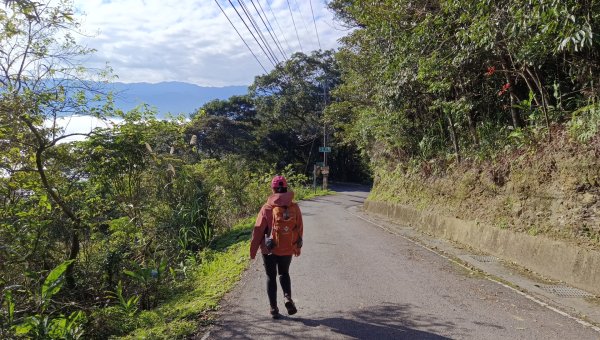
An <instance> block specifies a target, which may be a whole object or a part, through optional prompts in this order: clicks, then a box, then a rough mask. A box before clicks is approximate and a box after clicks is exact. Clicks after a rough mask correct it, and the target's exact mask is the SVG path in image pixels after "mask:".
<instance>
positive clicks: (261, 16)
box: [250, 0, 287, 61]
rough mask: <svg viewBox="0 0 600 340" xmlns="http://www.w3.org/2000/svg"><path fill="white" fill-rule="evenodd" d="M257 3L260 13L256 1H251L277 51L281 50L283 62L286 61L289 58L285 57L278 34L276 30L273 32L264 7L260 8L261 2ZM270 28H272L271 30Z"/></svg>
mask: <svg viewBox="0 0 600 340" xmlns="http://www.w3.org/2000/svg"><path fill="white" fill-rule="evenodd" d="M257 2H258V5H259V7H260V11H259V10H258V8H257V7H256V4H255V3H254V0H250V3H252V6H253V7H254V9H255V10H256V14H258V17H259V18H260V20H261V21H262V23H263V25H265V28H266V29H267V32H269V35H270V36H271V39H273V42H274V43H275V46H276V47H277V49H278V50H279V53H281V56H282V57H283V60H284V61H285V60H286V59H287V58H286V56H285V53H283V49H282V48H281V42H280V41H279V39H278V38H277V33H275V30H273V26H272V25H271V22H269V18H267V15H266V14H265V11H263V9H262V6H260V1H257ZM261 12H262V15H261ZM263 15H264V17H265V18H264V19H263ZM265 19H266V22H265ZM267 23H268V25H267ZM269 27H270V29H269ZM273 33H275V36H273Z"/></svg>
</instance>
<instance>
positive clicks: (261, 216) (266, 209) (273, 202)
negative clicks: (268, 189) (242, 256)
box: [250, 191, 304, 259]
mask: <svg viewBox="0 0 600 340" xmlns="http://www.w3.org/2000/svg"><path fill="white" fill-rule="evenodd" d="M293 199H294V193H293V192H291V191H288V192H284V193H280V194H272V195H271V196H269V198H268V199H267V203H265V204H264V205H263V206H262V208H261V209H260V211H259V212H258V216H257V217H256V222H255V223H254V230H253V231H252V241H251V243H250V258H252V259H254V257H256V253H257V252H258V248H259V247H260V250H261V252H262V253H263V254H268V253H269V250H268V249H267V247H266V246H265V231H266V229H267V227H269V228H272V227H273V207H274V206H279V207H283V206H289V205H290V204H291V203H292V201H293ZM296 206H297V205H296ZM296 225H297V226H298V235H300V237H302V236H303V233H304V225H303V224H302V212H301V211H300V207H298V214H297V220H296ZM276 255H280V256H285V255H300V249H297V251H296V253H295V254H294V253H290V254H287V253H286V254H279V253H277V254H276Z"/></svg>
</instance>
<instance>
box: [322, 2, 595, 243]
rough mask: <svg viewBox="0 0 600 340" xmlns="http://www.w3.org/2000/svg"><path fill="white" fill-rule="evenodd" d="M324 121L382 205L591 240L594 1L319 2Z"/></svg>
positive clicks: (592, 209)
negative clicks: (354, 157)
mask: <svg viewBox="0 0 600 340" xmlns="http://www.w3.org/2000/svg"><path fill="white" fill-rule="evenodd" d="M329 6H330V8H331V9H332V10H334V11H335V13H336V15H337V17H338V18H339V20H340V21H341V22H343V23H344V24H345V25H346V26H348V27H349V28H351V29H352V31H351V32H350V33H349V34H348V35H347V36H346V37H345V38H343V41H342V47H341V49H340V51H339V52H338V53H337V54H336V60H337V62H338V63H339V65H340V66H339V67H340V72H341V82H340V85H339V86H338V87H337V88H336V89H335V90H334V91H333V96H334V102H333V104H332V105H330V106H329V107H328V108H327V111H326V116H327V118H328V119H329V121H330V122H332V123H333V124H334V125H335V127H336V132H337V134H338V138H340V139H341V140H343V141H345V142H348V143H353V144H355V145H357V146H358V147H359V148H360V149H361V150H362V152H363V153H365V154H367V155H368V158H369V159H370V162H371V165H372V166H373V169H374V176H375V190H374V192H373V194H374V195H379V198H380V199H383V200H394V201H398V202H401V203H405V204H410V205H414V206H417V207H418V208H420V209H423V208H424V207H428V208H430V209H436V211H440V212H444V213H448V214H451V215H452V216H460V217H463V218H467V219H478V220H481V221H485V222H489V223H490V224H495V225H497V226H499V227H502V228H514V229H519V230H524V231H528V232H529V233H531V234H537V233H539V232H545V231H549V232H550V231H551V232H552V233H554V232H556V233H558V234H561V235H563V234H564V235H563V236H566V237H572V236H575V237H580V236H581V237H583V238H584V239H586V240H591V241H593V242H595V243H596V244H600V228H599V227H598V221H599V219H600V215H598V213H597V211H598V198H599V196H598V188H599V187H598V185H599V184H598V183H599V181H598V178H600V172H599V171H598V170H597V169H598V164H599V158H598V157H599V156H600V155H599V154H598V151H597V150H598V147H597V145H598V126H599V124H600V103H599V102H598V99H599V97H600V38H599V37H600V35H599V33H600V2H598V1H595V0H591V1H579V0H541V1H529V0H507V1H487V0H474V1H464V0H440V1H429V0H423V1H403V0H398V1H396V0H376V1H362V0H333V1H331V2H330V3H329Z"/></svg>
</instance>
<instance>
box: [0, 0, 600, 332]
mask: <svg viewBox="0 0 600 340" xmlns="http://www.w3.org/2000/svg"><path fill="white" fill-rule="evenodd" d="M329 6H330V8H331V9H332V10H333V11H334V12H335V14H336V15H337V17H338V18H339V20H340V21H341V22H342V23H344V24H345V25H347V26H348V27H349V28H352V30H351V31H349V34H348V36H346V37H345V38H344V39H343V41H342V47H341V49H340V50H339V51H338V52H336V53H334V52H332V51H317V52H312V53H311V54H303V53H298V54H295V55H293V56H292V57H291V58H290V59H289V60H288V61H286V62H284V63H281V64H279V65H278V66H277V67H276V68H275V69H274V70H273V71H271V72H270V73H269V74H266V75H263V76H259V77H256V79H255V81H254V83H253V84H252V85H251V86H250V88H249V93H248V95H246V96H235V97H232V98H230V99H228V100H216V101H213V102H210V103H208V104H206V105H204V106H202V107H200V108H199V109H198V110H196V112H193V113H192V114H191V117H190V119H186V118H183V117H180V118H174V119H172V120H158V119H156V118H155V113H154V112H153V110H152V109H151V108H148V107H140V108H138V109H136V110H133V111H130V112H121V111H120V110H118V109H117V108H115V107H114V106H113V105H112V100H111V97H112V95H111V94H110V93H105V92H104V91H103V90H102V88H95V87H93V86H96V85H97V84H101V82H98V81H95V82H90V81H89V80H99V81H110V80H111V77H112V74H111V70H110V69H106V70H96V72H91V71H93V70H87V69H85V68H83V67H82V66H81V65H80V61H81V60H82V59H81V58H80V57H82V56H85V55H87V54H89V53H91V52H93V51H89V50H87V49H85V48H82V47H81V46H79V45H78V44H77V43H76V40H75V39H74V37H73V34H76V32H77V27H78V25H77V22H76V20H74V18H73V15H72V11H71V8H70V5H69V2H68V1H50V0H48V1H41V2H33V1H27V0H22V1H4V7H3V8H0V46H2V49H1V50H0V152H1V154H0V337H1V338H6V337H14V336H15V335H16V334H20V335H22V336H29V337H37V338H79V337H81V336H83V335H84V334H85V336H86V337H87V338H91V337H94V336H96V337H98V338H106V337H109V336H126V335H127V334H128V333H130V332H134V333H131V334H130V336H131V337H136V336H137V337H141V336H150V337H152V336H156V337H160V336H163V337H165V336H168V335H169V334H171V335H174V336H175V335H177V336H180V335H184V334H189V333H190V332H193V331H194V327H195V324H194V322H195V320H196V318H197V316H198V314H199V313H202V312H203V311H205V310H206V308H214V307H215V306H216V303H217V301H218V296H220V295H219V294H222V293H223V291H224V290H225V289H227V287H230V284H231V282H233V281H232V280H234V279H235V276H236V275H238V274H239V272H240V271H241V270H243V267H244V266H243V265H242V264H243V263H245V260H246V257H245V255H243V251H242V249H243V248H244V247H246V246H247V243H245V242H246V241H245V238H247V236H248V223H246V224H241V225H238V226H237V227H233V226H234V225H236V223H237V222H238V221H240V220H241V219H243V218H245V217H247V216H249V215H252V214H254V213H255V212H256V211H257V209H258V208H259V206H260V204H261V203H262V202H263V200H264V198H265V196H266V195H267V193H268V185H267V183H268V180H269V178H270V177H271V176H272V175H273V174H275V173H283V174H285V175H287V176H288V178H289V180H290V182H291V185H292V186H293V187H294V188H295V189H296V191H297V193H298V194H299V195H300V196H302V195H304V194H307V189H303V188H304V185H305V184H306V183H307V182H308V177H307V176H309V175H310V174H311V171H312V166H313V164H314V163H315V162H318V161H320V160H321V155H320V154H319V153H318V148H319V146H322V141H323V139H326V140H327V145H329V146H333V150H332V153H331V155H330V158H329V161H330V165H331V173H332V176H333V177H334V178H336V179H338V180H348V181H364V180H368V178H369V176H370V173H371V171H373V172H374V174H375V178H376V192H379V193H380V194H382V195H383V196H385V197H384V198H385V199H388V200H399V199H402V198H406V199H408V198H409V197H416V196H418V195H421V194H423V193H424V194H423V197H417V198H418V199H421V201H418V202H417V204H422V205H427V204H432V203H436V202H433V201H432V199H431V198H432V197H436V198H437V199H439V200H443V201H445V202H451V203H452V202H453V204H454V203H455V205H456V206H457V207H458V208H456V209H463V210H464V209H465V208H464V207H465V206H469V204H470V205H471V206H472V207H473V210H475V209H482V208H481V207H483V206H484V204H485V203H483V204H482V202H481V201H476V200H475V201H473V200H472V197H473V196H474V195H472V192H473V191H474V188H478V186H480V187H484V191H485V192H486V195H488V196H489V197H500V196H502V195H501V194H504V192H503V190H504V189H503V186H505V184H506V183H507V182H509V181H514V177H515V174H519V176H521V177H523V178H524V180H522V181H521V182H519V184H518V185H512V186H511V189H510V190H512V191H518V194H519V195H520V196H522V197H525V198H523V199H522V201H519V200H520V199H521V198H519V197H517V199H515V197H514V196H511V195H510V194H506V195H505V196H502V197H503V198H502V200H500V199H498V201H497V202H494V204H495V206H497V207H500V208H498V213H499V214H501V215H502V218H508V217H507V216H508V215H509V214H511V213H512V211H514V212H515V214H519V215H527V208H526V207H524V205H526V203H531V201H526V199H529V196H535V195H537V193H532V191H531V190H532V189H531V188H532V187H533V186H538V187H543V186H545V183H546V182H545V181H546V180H547V179H548V178H551V177H552V176H553V172H557V170H556V169H559V170H561V167H562V166H563V164H567V163H570V164H573V163H577V162H578V161H575V162H574V161H573V159H571V158H568V157H567V158H564V159H563V160H562V161H561V160H557V159H554V158H552V159H546V158H544V159H543V162H542V161H540V162H539V164H542V165H543V166H544V167H542V166H541V167H540V168H539V169H538V168H532V170H531V172H532V174H525V175H523V173H524V172H523V171H521V170H522V169H525V168H527V166H528V165H531V164H538V163H535V162H533V160H535V159H534V158H533V156H530V155H532V154H537V151H539V150H543V149H544V148H547V149H552V148H551V147H550V146H553V147H554V148H555V149H559V148H563V149H565V148H564V147H563V146H564V145H566V144H565V143H566V142H563V140H565V139H567V140H568V141H569V143H580V144H579V145H584V144H587V147H588V149H586V154H588V153H589V154H590V155H591V156H589V158H586V159H584V161H585V162H588V163H586V164H585V167H586V168H585V169H584V170H585V171H582V169H581V168H577V167H572V168H568V169H567V170H564V171H563V170H561V173H567V172H569V171H570V169H575V171H574V172H577V173H581V174H582V176H583V177H585V178H583V177H582V178H583V179H582V178H579V177H578V178H574V179H573V180H572V183H570V184H569V185H570V186H572V187H573V188H576V190H577V195H579V196H583V198H582V200H584V201H585V202H587V203H586V204H587V208H588V210H585V211H583V210H581V211H578V212H577V214H579V215H584V214H589V213H590V211H592V210H593V209H592V208H594V204H596V203H595V202H596V201H597V200H595V196H594V195H595V194H593V193H594V192H595V191H594V190H597V189H598V187H599V186H600V184H599V183H600V177H599V176H600V174H598V170H597V168H598V167H597V166H596V164H597V163H595V162H596V160H597V158H598V154H597V150H598V148H597V147H595V145H597V143H598V126H599V123H600V104H599V103H598V98H599V96H600V72H599V71H600V51H599V46H600V40H599V38H598V33H599V31H600V2H598V1H595V0H590V1H575V0H564V1H558V0H543V1H524V0H509V1H504V2H493V1H483V0H474V1H464V0H442V1H426V0H425V1H403V0H378V1H363V0H333V1H331V2H330V3H329ZM71 115H79V116H90V117H95V118H97V119H100V120H103V121H105V122H107V127H106V128H101V129H96V130H94V131H93V132H91V133H89V134H85V136H80V137H85V138H84V139H82V140H80V141H76V142H68V140H69V137H74V136H72V135H66V134H65V133H64V131H63V130H61V128H60V127H59V125H58V122H59V121H60V120H61V119H65V117H68V116H71ZM557 140H560V141H561V142H560V143H557V142H556V141H557ZM569 148H572V149H573V150H581V149H578V148H577V147H576V146H575V147H573V146H571V144H569ZM572 149H569V150H572ZM532 150H533V151H532ZM552 150H554V149H552ZM511 157H512V158H511ZM507 159H508V160H509V161H510V162H512V160H515V159H516V161H515V162H513V163H511V164H513V165H510V166H507V165H506V164H507ZM546 160H547V166H546V163H544V162H546ZM561 162H562V163H561ZM482 164H488V166H489V169H491V170H490V173H491V176H490V182H489V183H487V182H485V181H483V180H482V178H483V176H482V175H481V174H480V173H482V172H483V171H482V170H481V169H482V167H483V165H482ZM514 164H521V165H520V167H521V168H519V166H516V165H514ZM511 166H512V168H511ZM470 169H476V171H471V170H470ZM519 169H521V170H519ZM540 169H541V170H544V171H547V172H548V173H545V172H544V171H539V170H540ZM548 169H549V170H548ZM552 169H554V170H552ZM510 176H512V177H510ZM580 177H581V176H580ZM431 178H438V179H439V178H442V179H444V180H445V181H446V184H445V187H444V188H441V187H440V186H432V185H429V186H427V185H426V184H424V183H426V182H427V181H431ZM529 178H535V185H532V184H530V183H529ZM560 178H562V177H559V179H560ZM569 188H570V187H569ZM385 189H390V190H388V191H386V190H385ZM510 190H509V191H510ZM561 190H562V189H561ZM569 190H570V189H569ZM398 193H401V195H400V194H398ZM560 193H561V194H563V193H564V192H562V191H561V192H560ZM583 193H585V194H586V195H588V196H585V195H584V194H583ZM590 195H591V196H590ZM425 196H427V197H425ZM538 196H539V195H538ZM579 196H578V197H579ZM469 200H471V201H469ZM413 203H414V202H413ZM488 203H489V202H488ZM577 204H578V203H577ZM502 209H504V210H502ZM506 209H508V210H506ZM536 209H537V206H535V209H533V211H532V212H531V213H532V214H534V215H535V216H536V218H538V217H539V216H540V214H539V211H536ZM569 209H570V208H569ZM589 209H592V210H589ZM487 210H490V211H491V210H493V209H487ZM455 212H456V211H452V213H455ZM573 214H574V213H573ZM561 216H563V217H564V216H567V215H561ZM586 216H587V215H586ZM467 217H469V216H467ZM553 218H554V215H548V220H551V219H553ZM561 218H562V217H561ZM569 218H570V217H569ZM586 218H587V217H586ZM567 219H568V218H567ZM503 221H504V220H503ZM567 222H568V221H567ZM567 222H565V223H567ZM502 223H503V225H504V224H510V223H511V221H510V220H506V221H504V222H502ZM586 223H589V222H586ZM583 226H584V227H582V228H579V229H578V230H579V231H582V232H585V233H587V234H585V235H587V236H589V237H592V236H593V235H595V234H593V233H592V231H591V230H592V229H593V228H590V227H589V225H587V226H586V225H585V224H584V225H583ZM539 228H540V225H537V226H536V227H535V230H538V229H539ZM536 232H537V231H536ZM597 235H600V233H598V234H597ZM587 236H586V237H587ZM221 275H229V276H226V277H221ZM211 278H213V279H218V280H221V281H223V282H227V285H222V286H219V287H218V289H217V288H215V287H216V286H218V284H216V283H215V282H213V281H210V280H211ZM202 294H208V295H210V299H206V300H205V299H204V296H205V295H202ZM161 304H162V305H161ZM152 326H155V327H154V328H152ZM138 327H150V328H151V329H149V330H148V329H137V330H136V328H138Z"/></svg>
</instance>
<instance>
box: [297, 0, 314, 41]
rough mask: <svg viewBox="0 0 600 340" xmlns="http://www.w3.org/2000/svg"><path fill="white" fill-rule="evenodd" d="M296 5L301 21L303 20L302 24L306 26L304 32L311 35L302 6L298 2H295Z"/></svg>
mask: <svg viewBox="0 0 600 340" xmlns="http://www.w3.org/2000/svg"><path fill="white" fill-rule="evenodd" d="M294 2H295V3H296V8H297V9H298V15H300V20H302V24H303V25H304V30H305V31H306V33H307V34H310V30H309V29H308V25H307V24H306V18H305V17H304V13H302V8H300V4H299V3H298V0H294Z"/></svg>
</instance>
